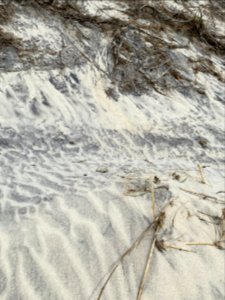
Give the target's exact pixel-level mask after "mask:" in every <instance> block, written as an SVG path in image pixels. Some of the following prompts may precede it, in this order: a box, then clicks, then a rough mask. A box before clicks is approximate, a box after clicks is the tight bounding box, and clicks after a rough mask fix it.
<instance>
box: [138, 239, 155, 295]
mask: <svg viewBox="0 0 225 300" xmlns="http://www.w3.org/2000/svg"><path fill="white" fill-rule="evenodd" d="M155 242H156V239H155V238H154V239H153V241H152V244H151V247H150V248H149V252H148V257H147V261H146V265H145V269H144V273H143V275H142V278H141V282H140V285H139V288H138V293H137V298H136V299H137V300H140V299H141V296H142V293H143V289H144V285H145V282H146V278H147V276H148V273H149V271H150V266H151V261H152V255H153V252H154V249H155Z"/></svg>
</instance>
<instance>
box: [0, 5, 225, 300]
mask: <svg viewBox="0 0 225 300" xmlns="http://www.w3.org/2000/svg"><path fill="white" fill-rule="evenodd" d="M6 2H7V1H2V3H1V6H0V16H1V18H3V16H7V14H6V11H8V12H9V11H10V9H12V11H14V12H13V13H12V14H11V16H10V17H9V16H8V17H7V18H9V20H7V21H6V20H1V19H0V21H1V23H0V42H1V47H0V299H3V300H57V299H59V300H94V299H96V300H97V299H98V297H99V295H100V292H101V289H102V287H103V285H104V282H105V280H106V278H107V276H108V275H109V273H110V271H111V270H112V268H113V266H114V264H115V263H116V262H117V261H118V259H120V257H121V255H122V254H123V253H124V252H125V251H126V250H127V249H128V248H129V247H130V246H131V245H132V243H133V242H134V241H135V240H136V239H137V238H138V236H140V234H141V233H142V232H143V231H144V230H145V229H146V228H147V227H148V226H150V225H151V224H152V223H153V224H154V221H155V220H156V218H157V216H159V215H160V213H162V212H163V215H164V218H163V222H162V223H161V224H160V226H159V227H158V229H157V231H155V232H154V231H151V230H149V231H148V232H147V234H146V235H145V236H144V238H143V240H142V241H141V242H140V243H139V245H138V246H137V247H135V249H133V251H132V252H131V253H130V254H129V255H127V256H126V257H125V258H124V261H123V263H121V264H120V265H119V266H118V268H117V270H116V271H115V273H114V274H113V276H112V277H111V279H110V281H109V282H108V284H107V285H106V286H105V289H104V291H103V290H102V295H101V299H104V300H133V299H137V294H138V288H139V285H140V281H141V277H142V275H143V271H144V268H145V264H146V259H147V255H148V252H149V248H150V246H151V244H152V241H153V239H155V247H154V249H153V253H152V258H151V262H150V271H149V273H148V275H147V278H146V282H145V283H144V288H143V293H142V295H141V299H142V300H149V299H152V300H156V299H159V300H168V299H178V300H201V299H202V300H203V299H204V300H205V299H207V300H210V299H221V300H222V299H225V260H224V249H225V223H224V222H225V221H224V219H225V197H224V196H225V186H224V179H225V170H224V162H225V158H224V153H225V152H224V150H225V147H224V133H225V132H224V130H225V119H224V117H225V108H224V104H225V98H224V60H223V56H222V54H221V53H217V52H216V50H215V49H214V50H215V51H212V50H207V49H208V48H207V47H206V46H205V44H204V45H203V44H202V42H201V41H198V40H197V41H196V40H191V39H190V38H189V37H187V36H185V35H184V36H182V33H176V32H173V31H171V32H172V33H171V32H170V31H168V36H169V34H170V36H172V37H173V39H174V41H176V42H179V43H182V44H187V43H189V44H188V47H187V48H185V49H182V48H181V49H180V48H178V49H176V50H174V55H176V56H175V58H174V64H177V66H178V67H179V68H180V69H179V68H178V67H177V68H178V69H179V70H180V72H181V73H182V72H183V73H182V74H184V76H186V77H185V78H187V77H188V76H189V79H188V81H187V82H189V85H188V86H185V84H186V83H187V82H186V81H185V82H183V81H182V80H181V82H182V84H184V85H182V87H179V88H177V89H176V88H172V89H168V88H167V87H166V88H165V86H163V84H164V83H162V82H161V81H160V80H161V79H158V80H159V81H160V83H159V84H158V83H157V84H158V85H155V84H153V85H152V86H151V85H150V84H146V86H142V85H137V83H136V88H137V89H136V90H135V91H134V90H129V91H125V86H124V85H123V84H124V80H125V79H123V80H122V81H121V78H120V77H116V76H117V75H115V77H114V79H112V78H111V77H110V76H108V74H109V72H110V70H111V69H113V62H112V60H111V59H112V58H109V57H108V54H107V53H108V49H109V45H108V43H109V37H110V35H109V36H107V34H106V32H107V31H106V32H104V31H102V30H103V29H102V28H101V29H102V30H100V29H99V28H98V26H97V25H96V24H97V23H93V24H92V25H90V24H89V23H88V24H86V23H85V21H82V20H83V19H82V20H81V19H79V18H78V17H76V18H77V19H76V18H75V17H74V16H73V15H72V16H73V17H71V15H70V18H66V21H65V19H62V16H61V15H60V14H62V10H59V12H58V11H57V10H58V9H61V8H60V7H61V6H60V5H63V4H60V3H61V2H62V3H64V4H65V3H66V2H68V3H70V9H72V8H71V7H73V5H75V4H76V5H80V9H81V11H82V12H85V16H86V15H87V16H88V17H89V22H90V23H91V22H94V21H93V20H92V19H91V17H93V16H97V17H99V16H100V17H103V16H104V18H105V19H106V20H107V18H108V19H110V18H111V17H113V18H118V19H121V20H125V21H126V20H127V18H128V15H127V14H126V10H124V9H125V8H124V7H126V5H127V4H126V2H127V1H125V0H124V1H121V3H119V2H116V1H97V0H96V1H95V0H92V1H83V2H82V1H81V2H79V1H78V2H76V1H61V2H60V1H53V2H55V3H56V4H55V5H56V7H55V8H54V9H56V11H57V13H53V11H52V10H51V5H53V4H44V3H45V2H46V3H47V2H48V1H36V3H34V2H35V1H31V2H30V3H27V2H26V1H24V2H23V1H9V2H10V3H9V4H7V3H6ZM28 2H29V1H28ZM50 2H51V1H49V3H50ZM75 2H76V3H75ZM123 2H124V3H123ZM145 2H146V3H147V1H145ZM169 2H170V1H168V3H164V4H165V5H167V6H168V7H167V8H169V9H172V8H173V9H178V10H179V9H181V10H182V9H184V8H185V6H184V7H183V6H182V5H183V4H181V3H180V4H176V3H175V2H173V1H171V2H170V3H169ZM178 2H179V1H178ZM181 2H182V1H181ZM188 2H189V4H190V3H192V4H193V3H194V2H192V1H188ZM68 3H67V4H68ZM148 3H151V5H153V6H154V1H153V4H152V1H149V2H148ZM202 3H203V4H204V3H206V4H207V3H208V2H207V1H202ZM67 4H66V5H67ZM203 4H202V5H203ZM124 5H125V6H124ZM149 5H150V4H149ZM173 5H174V6H173ZM180 6H182V7H181V8H180ZM171 7H172V8H171ZM198 7H201V6H200V4H199V6H198ZM64 8H65V7H63V9H64ZM100 8H101V9H102V10H99V9H100ZM107 8H110V9H107ZM222 8H224V7H223V6H222V4H221V13H222ZM1 9H6V11H5V10H4V11H3V13H4V14H3V13H2V11H1ZM74 9H75V8H74ZM203 9H204V7H203ZM214 9H215V10H216V6H215V8H214ZM64 11H66V10H65V9H64ZM104 12H105V15H104ZM79 13H81V12H79ZM222 16H224V15H222ZM73 18H74V19H73ZM90 20H91V21H90ZM3 21H4V22H3ZM145 21H146V20H145ZM214 21H215V22H216V25H215V26H217V27H216V28H217V33H218V34H224V27H223V22H224V18H221V16H220V15H218V16H217V15H216V14H215V20H214ZM99 22H100V21H99ZM146 22H148V21H146ZM160 22H161V20H160ZM99 24H102V23H101V22H100V23H99ZM99 26H103V25H99ZM104 26H105V25H104ZM113 26H116V25H113ZM133 26H135V25H133ZM104 28H105V27H104ZM78 29H79V30H78ZM131 29H132V28H131ZM104 30H105V29H104ZM78 31H79V32H80V31H81V33H80V34H81V35H82V34H83V35H85V36H86V38H83V42H81V41H80V40H79V35H78V33H77V32H78ZM2 32H4V34H5V33H6V32H7V33H8V34H9V33H10V34H12V35H13V37H14V39H15V40H14V41H11V40H10V38H9V36H7V37H5V36H4V34H2ZM161 38H163V39H165V40H166V39H167V37H166V33H163V34H162V36H161ZM20 42H22V46H19V43H20ZM13 43H15V44H13ZM221 43H222V42H221ZM136 45H137V44H136ZM122 46H123V45H122V44H121V48H122ZM21 47H22V48H21ZM218 47H222V46H221V45H220V46H218ZM214 48H216V47H214ZM221 49H222V48H221ZM221 49H220V51H224V49H222V50H221ZM121 51H122V50H121ZM207 51H209V52H207ZM210 51H211V52H210ZM199 57H201V58H202V57H204V58H205V59H206V60H207V59H209V58H210V60H211V66H213V68H214V69H213V70H214V73H213V74H212V70H211V71H210V70H209V69H207V70H204V71H199V73H198V72H197V73H194V71H193V65H191V64H190V62H187V61H186V60H187V59H190V60H191V59H192V60H197V59H199ZM131 58H132V56H131ZM178 58H179V60H178ZM116 66H117V65H116ZM121 68H122V67H121ZM215 70H216V71H215ZM117 71H118V70H117ZM128 71H129V72H131V70H128ZM164 71H165V70H163V72H164ZM146 72H147V71H146ZM218 74H220V77H219V75H218ZM158 75H160V73H159V74H158ZM154 76H155V75H154ZM161 76H164V75H162V74H161V75H160V78H161ZM168 76H170V77H168V78H169V79H168V80H169V81H168V82H172V83H174V82H175V81H174V80H175V79H174V78H172V77H171V76H172V75H168ZM192 77H193V78H192ZM110 78H111V79H110ZM171 78H172V79H171ZM159 81H157V82H159ZM143 82H144V81H143ZM143 82H142V83H143ZM129 89H131V88H130V87H129ZM143 89H145V90H143ZM196 89H198V92H197V91H196ZM199 90H200V91H199ZM153 197H154V198H155V211H154V210H153V209H152V201H153ZM154 214H155V216H154Z"/></svg>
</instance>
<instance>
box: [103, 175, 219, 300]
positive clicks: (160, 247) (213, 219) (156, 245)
mask: <svg viewBox="0 0 225 300" xmlns="http://www.w3.org/2000/svg"><path fill="white" fill-rule="evenodd" d="M200 175H201V176H200V177H201V183H202V184H205V178H204V175H203V173H202V170H201V171H200ZM154 178H155V177H153V178H152V180H150V181H149V180H148V183H149V185H148V188H143V187H142V190H143V192H145V193H149V194H151V202H152V205H151V206H152V216H153V220H152V221H151V222H150V224H149V225H148V226H147V227H146V228H145V229H144V230H143V232H141V234H140V235H139V236H138V238H137V239H136V240H135V241H134V242H133V243H132V244H131V246H130V247H129V248H128V249H127V250H126V251H125V252H124V253H123V254H122V255H121V256H120V257H119V259H118V260H117V261H116V262H115V264H114V265H113V267H112V269H111V270H110V272H109V273H108V276H107V277H106V279H105V281H104V283H103V284H102V287H101V289H100V292H99V294H98V296H97V300H101V299H102V297H103V294H104V291H105V289H106V288H107V285H108V284H109V283H110V280H111V279H112V277H113V275H114V273H115V272H116V270H117V269H118V268H119V266H120V265H121V264H123V263H124V260H125V258H126V257H127V256H129V255H130V254H131V253H132V252H133V251H137V250H138V249H137V248H138V247H139V246H140V245H141V242H142V241H143V240H144V239H145V238H146V237H147V236H148V237H149V236H150V244H149V249H148V253H147V257H146V262H145V266H144V269H143V273H142V276H141V278H140V283H139V286H138V289H137V295H136V300H141V298H142V294H143V291H144V287H145V284H146V283H147V279H148V276H149V272H150V268H151V264H152V260H153V259H154V252H155V251H159V252H165V251H167V250H169V249H173V250H178V251H184V252H193V250H192V248H193V247H200V246H212V247H216V248H217V249H219V250H225V208H222V210H221V215H220V216H212V215H209V214H207V213H204V212H201V211H196V212H195V216H196V217H197V218H198V219H199V220H200V221H201V222H206V223H210V224H213V226H214V228H215V237H214V240H212V242H205V241H191V242H185V241H182V242H181V246H179V245H176V244H175V242H176V241H175V240H174V241H170V242H169V243H168V241H167V236H166V234H165V233H166V232H172V231H173V229H174V224H175V222H174V221H175V219H176V217H177V210H174V213H173V214H172V217H171V216H170V220H171V221H170V222H168V220H167V219H168V218H169V214H170V213H169V212H168V210H170V209H171V207H173V206H174V205H175V199H174V198H172V197H171V198H170V199H169V201H168V203H166V204H165V205H164V206H163V207H162V208H161V209H159V210H158V211H157V207H156V206H157V200H159V199H155V192H154V191H155V185H154V181H155V180H154ZM202 179H204V180H202ZM184 191H185V192H187V193H190V194H192V195H195V196H196V197H199V198H201V199H205V200H209V201H214V203H218V204H223V205H224V204H225V201H224V200H221V199H218V198H217V197H212V196H210V195H205V194H201V193H197V192H194V191H190V190H184ZM132 192H134V191H132ZM137 192H140V189H138V190H137ZM129 193H130V190H128V195H129ZM190 217H191V214H190V212H188V213H187V218H190ZM168 224H169V226H170V227H171V228H168Z"/></svg>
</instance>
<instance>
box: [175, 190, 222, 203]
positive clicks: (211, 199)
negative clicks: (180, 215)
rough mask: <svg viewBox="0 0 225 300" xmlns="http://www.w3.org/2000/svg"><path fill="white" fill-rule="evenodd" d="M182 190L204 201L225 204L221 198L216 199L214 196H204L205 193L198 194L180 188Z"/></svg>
mask: <svg viewBox="0 0 225 300" xmlns="http://www.w3.org/2000/svg"><path fill="white" fill-rule="evenodd" d="M180 190H182V191H184V192H186V193H189V194H192V195H195V196H198V197H200V198H202V199H207V200H209V201H213V202H215V203H219V204H225V201H224V200H223V199H219V198H216V197H214V196H210V195H206V194H203V193H198V192H195V191H191V190H187V189H184V188H180Z"/></svg>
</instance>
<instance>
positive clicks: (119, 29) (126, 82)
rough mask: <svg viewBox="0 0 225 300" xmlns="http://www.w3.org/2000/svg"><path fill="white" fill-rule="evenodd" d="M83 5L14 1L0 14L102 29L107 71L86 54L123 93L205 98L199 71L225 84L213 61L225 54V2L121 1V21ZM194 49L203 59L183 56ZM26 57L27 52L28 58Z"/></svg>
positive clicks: (79, 32) (67, 1)
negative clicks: (20, 9) (28, 13)
mask: <svg viewBox="0 0 225 300" xmlns="http://www.w3.org/2000/svg"><path fill="white" fill-rule="evenodd" d="M116 2H117V1H116ZM83 3H84V2H82V1H70V0H64V1H59V0H49V1H43V0H36V1H34V0H30V1H27V0H14V1H11V2H10V4H8V6H7V7H6V6H2V8H1V10H2V11H3V13H1V10H0V15H3V17H1V18H3V19H4V22H6V21H7V20H9V18H10V16H11V15H12V12H10V9H12V8H13V4H17V5H18V4H19V5H21V6H32V7H34V8H36V9H37V10H40V11H43V14H46V13H48V14H50V15H51V14H52V15H54V16H55V17H59V18H61V19H63V23H64V24H65V25H67V24H75V25H79V26H81V27H82V28H89V29H90V28H91V30H93V31H94V30H96V29H97V30H99V31H100V32H101V33H102V34H103V35H105V37H107V40H108V41H109V43H108V47H107V55H108V66H107V67H106V70H105V71H103V70H102V69H101V68H100V67H99V66H97V64H96V62H95V61H94V60H93V58H92V57H91V55H89V54H88V55H85V53H80V55H81V56H83V58H84V59H86V60H87V61H89V62H92V63H93V65H94V66H95V67H96V66H97V67H98V69H99V70H100V71H102V73H104V74H103V75H104V76H105V75H107V76H108V77H109V78H110V80H111V81H112V83H113V84H114V85H117V86H118V89H119V90H120V92H122V93H127V94H130V93H133V94H136V95H140V94H143V93H147V92H148V91H149V90H150V89H152V88H153V89H155V90H156V91H157V92H160V93H165V92H166V91H168V90H170V89H177V90H185V89H186V90H187V89H189V88H190V87H192V88H193V89H194V90H196V91H197V92H199V93H202V94H204V91H202V90H201V88H200V87H198V85H196V80H195V78H196V75H197V74H198V73H199V72H207V73H209V74H211V75H212V76H214V77H216V79H217V80H219V81H223V82H224V81H225V79H224V75H223V74H222V71H221V70H219V69H217V68H216V67H215V63H214V62H212V60H211V59H210V56H211V54H212V53H213V54H215V55H217V56H219V57H222V55H224V54H225V35H222V34H221V33H218V30H217V29H218V28H217V25H218V22H220V21H221V20H223V16H224V15H225V5H224V3H223V1H221V3H220V1H216V2H215V1H211V0H205V2H204V3H202V4H193V1H191V0H188V1H185V0H177V1H175V0H174V2H173V1H152V0H139V1H137V0H121V1H120V6H121V12H122V14H123V15H124V16H126V17H125V18H118V17H116V14H115V15H114V16H109V15H107V11H104V10H100V13H97V14H95V15H90V14H89V13H88V12H87V11H86V10H85V9H84V5H83ZM171 3H172V4H171ZM173 4H174V5H173ZM175 4H176V5H175ZM10 7H11V8H10ZM9 8H10V9H9ZM5 11H7V13H6V14H5V13H4V12H5ZM79 26H75V27H76V30H77V33H76V35H77V38H78V39H79V40H80V43H81V44H82V43H84V41H85V42H87V40H86V37H85V36H84V34H83V33H82V30H79ZM1 36H2V37H1V39H2V41H3V44H7V43H8V44H13V43H14V45H17V47H19V41H18V40H15V38H14V37H13V36H5V37H4V34H2V33H1ZM13 39H14V40H13ZM88 42H90V43H91V41H88ZM190 45H192V49H193V48H196V49H198V52H199V54H200V55H199V57H198V58H197V59H192V58H190V57H188V56H187V55H184V54H183V53H182V51H181V49H185V50H187V51H189V50H190ZM28 50H29V49H28ZM30 51H31V50H30ZM32 51H33V50H32ZM74 51H78V50H77V49H75V50H74ZM94 51H95V50H94ZM28 52H29V51H28ZM26 53H27V52H26V49H25V50H24V51H23V56H24V55H26Z"/></svg>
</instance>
